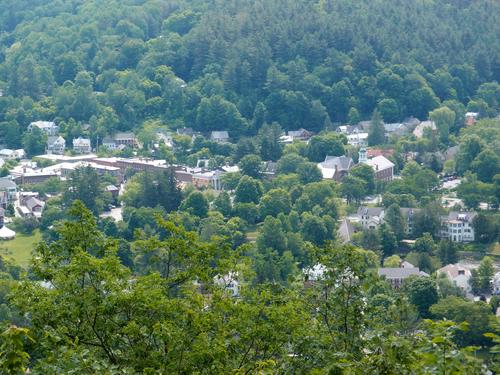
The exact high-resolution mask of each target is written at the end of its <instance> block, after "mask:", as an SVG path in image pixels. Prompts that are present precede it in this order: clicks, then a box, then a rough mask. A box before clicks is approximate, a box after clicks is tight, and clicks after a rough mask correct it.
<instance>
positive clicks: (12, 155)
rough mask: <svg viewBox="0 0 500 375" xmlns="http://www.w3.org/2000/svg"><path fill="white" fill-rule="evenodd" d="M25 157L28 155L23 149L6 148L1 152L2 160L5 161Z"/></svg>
mask: <svg viewBox="0 0 500 375" xmlns="http://www.w3.org/2000/svg"><path fill="white" fill-rule="evenodd" d="M25 157H26V153H25V152H24V150H23V149H22V148H21V149H18V150H11V149H9V148H4V149H2V150H0V158H2V159H5V160H13V159H23V158H25Z"/></svg>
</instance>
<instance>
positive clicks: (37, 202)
mask: <svg viewBox="0 0 500 375" xmlns="http://www.w3.org/2000/svg"><path fill="white" fill-rule="evenodd" d="M25 205H26V207H28V208H29V209H30V211H32V210H33V208H34V207H36V206H43V203H42V202H41V201H40V200H38V199H36V198H35V197H31V198H29V199H28V200H27V201H26V203H25Z"/></svg>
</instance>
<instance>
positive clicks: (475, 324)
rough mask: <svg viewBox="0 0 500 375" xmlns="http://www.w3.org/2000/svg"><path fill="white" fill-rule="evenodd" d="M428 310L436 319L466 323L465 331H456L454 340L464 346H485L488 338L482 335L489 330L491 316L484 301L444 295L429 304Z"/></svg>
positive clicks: (487, 343) (488, 342)
mask: <svg viewBox="0 0 500 375" xmlns="http://www.w3.org/2000/svg"><path fill="white" fill-rule="evenodd" d="M430 312H431V314H432V315H433V317H435V318H436V319H447V320H451V321H454V322H456V323H459V324H460V323H463V322H466V323H467V328H468V329H467V330H466V331H457V332H456V334H455V336H454V341H455V342H456V343H457V344H458V345H460V346H461V347H464V346H470V345H475V346H487V345H489V344H490V340H489V339H488V338H486V337H485V336H484V334H485V333H487V332H489V331H490V329H491V327H490V320H491V318H492V316H493V314H492V313H491V309H490V307H489V306H488V305H487V304H486V303H485V302H481V301H479V302H474V301H467V300H466V299H464V298H460V297H454V296H450V297H446V298H444V299H442V300H440V301H439V302H438V303H436V304H435V305H433V306H431V308H430Z"/></svg>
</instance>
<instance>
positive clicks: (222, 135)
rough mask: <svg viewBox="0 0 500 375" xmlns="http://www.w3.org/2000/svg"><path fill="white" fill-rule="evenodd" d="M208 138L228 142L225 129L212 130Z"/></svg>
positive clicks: (218, 141)
mask: <svg viewBox="0 0 500 375" xmlns="http://www.w3.org/2000/svg"><path fill="white" fill-rule="evenodd" d="M210 140H211V141H213V142H217V143H227V142H229V133H228V132H227V131H225V130H222V131H213V132H212V133H210Z"/></svg>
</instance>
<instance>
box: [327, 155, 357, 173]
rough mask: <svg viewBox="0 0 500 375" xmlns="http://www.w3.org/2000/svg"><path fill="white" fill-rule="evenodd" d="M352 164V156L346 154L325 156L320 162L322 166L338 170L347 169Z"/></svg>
mask: <svg viewBox="0 0 500 375" xmlns="http://www.w3.org/2000/svg"><path fill="white" fill-rule="evenodd" d="M353 165H354V161H353V160H352V158H350V157H347V156H327V157H326V158H325V161H324V162H322V163H321V166H322V167H323V168H328V169H335V168H336V169H337V170H339V171H348V170H349V169H351V167H352V166H353Z"/></svg>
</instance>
